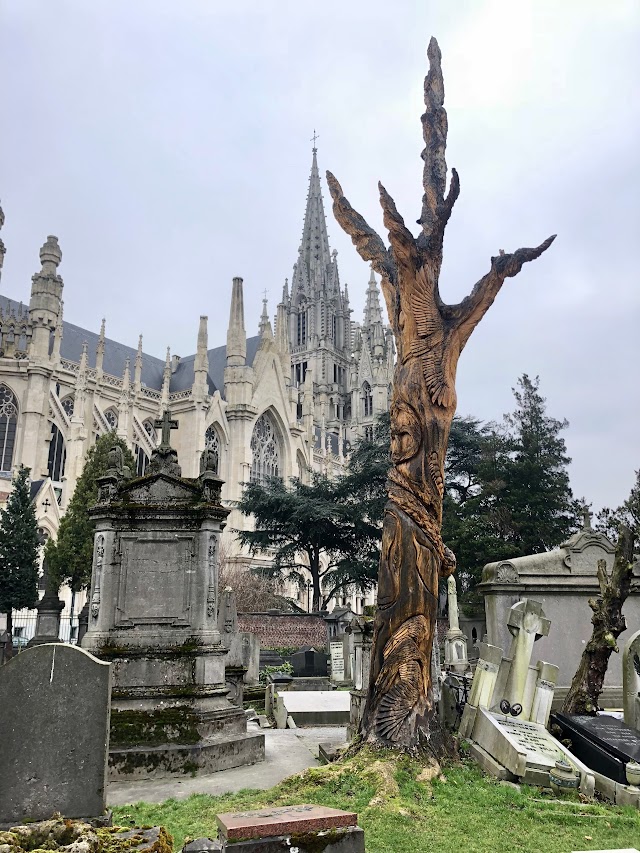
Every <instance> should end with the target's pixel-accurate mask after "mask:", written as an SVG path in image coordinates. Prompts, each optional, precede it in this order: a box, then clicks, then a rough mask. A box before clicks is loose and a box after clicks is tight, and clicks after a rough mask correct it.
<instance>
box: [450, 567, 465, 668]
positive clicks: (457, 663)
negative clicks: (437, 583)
mask: <svg viewBox="0 0 640 853" xmlns="http://www.w3.org/2000/svg"><path fill="white" fill-rule="evenodd" d="M447 598H448V602H449V629H448V631H447V633H446V635H445V638H444V667H445V669H452V670H453V671H454V672H459V673H461V674H462V675H464V673H465V672H467V671H468V669H469V659H468V657H467V638H466V636H465V635H464V633H463V632H462V631H461V630H460V622H459V621H458V591H457V588H456V579H455V578H454V577H453V575H450V576H449V577H448V578H447Z"/></svg>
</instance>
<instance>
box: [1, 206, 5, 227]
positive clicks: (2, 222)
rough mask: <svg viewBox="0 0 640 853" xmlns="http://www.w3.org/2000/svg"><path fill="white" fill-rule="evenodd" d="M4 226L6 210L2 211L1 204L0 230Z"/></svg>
mask: <svg viewBox="0 0 640 853" xmlns="http://www.w3.org/2000/svg"><path fill="white" fill-rule="evenodd" d="M3 225H4V210H3V209H2V205H1V204H0V228H2V226H3Z"/></svg>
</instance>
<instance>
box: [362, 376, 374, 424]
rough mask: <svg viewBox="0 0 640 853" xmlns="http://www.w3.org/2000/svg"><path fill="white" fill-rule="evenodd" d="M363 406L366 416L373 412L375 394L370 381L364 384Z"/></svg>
mask: <svg viewBox="0 0 640 853" xmlns="http://www.w3.org/2000/svg"><path fill="white" fill-rule="evenodd" d="M362 408H363V413H364V417H365V418H368V417H370V416H371V415H372V414H373V394H372V392H371V385H369V383H368V382H364V383H363V385H362Z"/></svg>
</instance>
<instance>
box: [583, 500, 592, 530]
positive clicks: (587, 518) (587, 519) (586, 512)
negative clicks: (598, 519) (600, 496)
mask: <svg viewBox="0 0 640 853" xmlns="http://www.w3.org/2000/svg"><path fill="white" fill-rule="evenodd" d="M592 518H593V513H592V512H591V510H590V509H589V507H588V506H585V507H584V509H583V510H582V519H583V521H582V529H583V530H591V519H592Z"/></svg>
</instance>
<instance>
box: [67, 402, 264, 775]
mask: <svg viewBox="0 0 640 853" xmlns="http://www.w3.org/2000/svg"><path fill="white" fill-rule="evenodd" d="M156 425H157V426H159V427H161V428H162V442H161V444H160V446H159V447H158V448H156V450H155V451H154V453H153V454H152V457H151V462H150V464H149V466H148V469H147V474H146V475H145V476H144V477H140V478H136V479H128V478H127V476H126V471H125V470H124V468H123V464H122V452H121V451H119V449H118V448H117V447H116V448H114V449H113V450H112V451H110V458H109V464H110V468H109V470H108V471H107V473H106V475H105V476H104V477H101V478H100V479H99V480H98V489H99V497H98V504H97V505H96V506H95V507H94V508H93V509H92V510H91V516H92V518H93V519H94V521H95V525H96V527H95V545H94V558H93V571H92V578H91V596H90V601H91V614H90V618H89V628H88V630H87V633H86V634H85V636H84V638H83V641H82V644H83V646H84V647H85V648H87V649H89V650H90V651H92V652H93V653H94V654H95V655H96V656H98V657H100V658H102V659H104V660H111V661H113V664H114V684H113V697H112V714H111V750H110V756H109V763H110V769H111V776H112V778H136V777H141V776H143V777H146V776H147V775H148V774H149V773H150V772H153V773H154V775H163V774H172V773H176V774H183V773H185V772H194V771H198V770H201V771H205V772H212V771H215V770H226V769H228V768H230V767H237V766H239V765H242V764H252V763H254V762H256V761H261V760H262V759H263V758H264V735H262V734H260V733H251V734H248V733H247V723H246V717H245V714H244V712H243V710H242V708H239V707H237V706H234V705H232V704H231V703H230V701H229V698H228V693H229V689H228V687H227V685H226V683H225V662H226V659H227V654H228V647H225V645H224V644H223V643H222V642H221V636H220V631H219V628H218V553H219V547H218V546H219V536H220V532H221V530H222V528H223V527H224V524H225V520H226V517H227V515H228V514H229V510H227V509H225V508H224V507H223V506H222V505H221V503H220V489H221V486H222V480H220V478H219V477H218V476H217V473H216V471H215V470H214V469H215V464H216V463H217V459H216V457H215V454H211V453H210V452H209V451H205V452H204V454H203V459H202V464H201V473H200V476H199V477H198V478H197V479H186V478H183V477H182V472H181V469H180V465H179V464H178V459H177V454H176V452H175V450H173V448H171V446H170V443H169V435H170V429H171V428H173V427H175V425H176V422H175V421H171V418H170V414H169V412H165V415H164V417H163V419H162V421H159V422H156Z"/></svg>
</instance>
